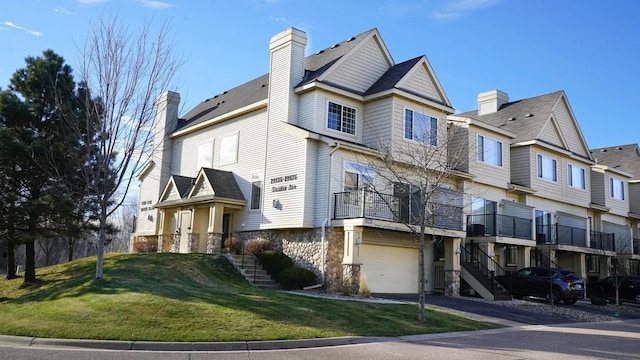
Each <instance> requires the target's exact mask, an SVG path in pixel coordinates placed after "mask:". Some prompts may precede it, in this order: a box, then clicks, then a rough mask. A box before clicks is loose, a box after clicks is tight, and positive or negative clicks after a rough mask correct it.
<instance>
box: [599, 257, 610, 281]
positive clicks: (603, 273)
mask: <svg viewBox="0 0 640 360" xmlns="http://www.w3.org/2000/svg"><path fill="white" fill-rule="evenodd" d="M599 258H600V276H599V278H600V279H604V278H606V277H607V276H610V275H612V274H611V256H604V255H601V256H599Z"/></svg>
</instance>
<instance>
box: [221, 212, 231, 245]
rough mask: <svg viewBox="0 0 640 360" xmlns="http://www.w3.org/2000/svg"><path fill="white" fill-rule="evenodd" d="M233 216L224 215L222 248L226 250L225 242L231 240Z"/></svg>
mask: <svg viewBox="0 0 640 360" xmlns="http://www.w3.org/2000/svg"><path fill="white" fill-rule="evenodd" d="M230 220H231V214H222V248H223V249H224V248H225V242H226V241H227V238H229V223H230Z"/></svg>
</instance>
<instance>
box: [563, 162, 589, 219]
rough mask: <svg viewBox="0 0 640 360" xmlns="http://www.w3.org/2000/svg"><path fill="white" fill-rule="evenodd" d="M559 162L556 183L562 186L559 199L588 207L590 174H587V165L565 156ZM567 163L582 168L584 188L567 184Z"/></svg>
mask: <svg viewBox="0 0 640 360" xmlns="http://www.w3.org/2000/svg"><path fill="white" fill-rule="evenodd" d="M560 163H561V164H560V165H558V166H559V168H558V174H559V175H558V177H559V180H558V183H559V184H560V185H561V186H562V198H561V200H562V201H566V202H570V203H573V204H576V205H581V206H584V207H588V206H589V203H591V190H590V189H591V176H589V175H590V174H589V165H587V164H585V163H580V162H577V161H574V160H568V159H567V158H561V162H560ZM569 164H571V165H573V166H577V167H581V168H583V169H584V182H585V189H584V190H582V189H579V188H575V187H573V186H569Z"/></svg>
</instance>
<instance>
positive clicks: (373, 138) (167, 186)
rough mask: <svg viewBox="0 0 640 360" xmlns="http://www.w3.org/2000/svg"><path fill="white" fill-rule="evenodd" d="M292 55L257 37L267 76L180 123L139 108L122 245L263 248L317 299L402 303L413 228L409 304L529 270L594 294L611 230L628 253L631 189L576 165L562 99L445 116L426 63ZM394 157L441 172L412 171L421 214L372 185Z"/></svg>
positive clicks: (403, 181)
mask: <svg viewBox="0 0 640 360" xmlns="http://www.w3.org/2000/svg"><path fill="white" fill-rule="evenodd" d="M306 44H307V37H306V34H305V33H304V32H302V31H300V30H297V29H294V28H290V29H287V30H286V31H284V32H282V33H279V34H277V35H275V36H273V37H272V39H271V41H270V44H269V51H270V64H269V71H268V73H267V74H265V75H263V76H260V77H258V78H256V79H253V80H250V81H248V82H246V83H244V84H242V85H240V86H238V87H235V88H233V89H229V90H227V91H224V92H222V93H220V94H217V95H215V96H213V97H211V98H208V99H205V100H204V101H202V102H201V103H200V104H198V105H196V106H195V107H194V108H193V109H191V110H190V111H188V112H187V113H186V114H184V115H182V116H178V115H179V114H178V107H179V104H180V95H179V94H178V93H174V92H167V93H165V94H163V95H162V96H161V97H160V98H159V99H158V100H157V101H158V113H157V116H156V123H155V130H154V131H155V137H154V144H153V145H154V146H153V148H154V152H153V154H152V159H151V161H150V162H149V163H148V164H147V166H146V167H145V169H144V171H143V172H142V173H141V175H140V177H139V178H140V209H139V216H138V218H137V219H138V220H137V227H136V233H135V234H134V239H135V240H134V241H142V240H145V241H153V242H157V244H158V251H160V252H169V251H170V252H179V253H190V252H201V253H208V254H218V253H220V252H222V251H224V248H225V244H227V242H228V241H230V239H239V240H241V241H242V242H247V241H250V240H252V239H267V240H269V241H270V242H271V244H272V246H273V247H275V248H276V249H279V250H281V251H283V252H284V253H286V254H287V255H289V256H290V257H291V258H292V259H293V260H294V262H295V263H296V264H297V265H298V266H302V267H306V268H308V269H310V270H312V271H314V272H315V273H316V275H317V280H318V283H319V284H321V285H324V286H326V287H327V288H329V289H335V288H336V287H338V286H339V285H340V284H341V283H343V282H344V281H347V282H349V283H350V284H351V285H352V286H353V287H355V288H357V287H359V286H361V285H362V284H366V286H367V288H368V289H369V290H370V291H371V292H373V293H411V294H415V293H417V292H418V289H419V288H420V287H419V276H418V274H419V266H420V263H421V261H420V259H419V255H418V254H419V246H418V241H417V238H416V236H415V234H416V231H417V230H420V225H426V226H425V229H424V233H425V234H426V237H425V239H426V241H425V250H426V253H425V257H424V259H423V261H422V263H423V264H424V265H423V266H424V271H425V274H426V283H425V284H424V288H425V290H426V291H427V292H442V293H445V294H447V295H451V296H457V295H459V294H460V289H461V287H462V290H463V292H475V293H477V294H479V295H481V296H483V297H485V298H497V295H496V293H497V291H496V289H498V288H499V286H498V285H497V284H495V283H493V282H492V280H491V279H490V280H489V282H487V276H489V275H495V274H497V273H500V272H506V271H509V270H515V269H518V268H521V267H525V266H529V265H536V264H541V265H551V266H557V267H564V268H569V269H571V270H573V271H575V272H577V273H578V274H580V275H582V276H583V277H594V278H601V277H604V276H605V275H606V271H607V269H608V267H609V266H610V264H611V261H612V259H613V258H615V256H616V254H617V253H616V249H617V248H616V247H615V245H614V241H615V240H614V239H615V238H616V236H617V237H618V238H619V237H620V236H621V234H622V233H623V230H624V229H626V230H628V234H629V238H628V239H627V240H625V241H626V242H627V243H630V244H631V247H630V249H631V250H630V254H633V251H634V248H633V245H634V242H635V240H632V239H633V237H632V233H631V230H630V229H631V228H632V227H633V229H634V232H633V235H634V236H635V237H638V238H640V233H639V232H638V230H639V229H638V220H640V216H638V215H633V214H640V208H638V209H636V208H635V207H633V206H632V207H629V198H631V197H632V195H631V194H634V195H633V196H635V197H636V198H640V185H638V188H635V187H633V189H637V190H636V191H635V192H634V191H632V190H631V189H632V186H631V185H630V184H631V183H633V184H634V186H635V185H636V184H637V182H634V181H636V180H634V179H635V178H633V175H631V172H628V171H625V170H622V169H618V168H616V167H615V166H613V167H612V166H609V167H607V166H605V165H604V163H600V162H598V161H596V160H595V159H594V157H595V155H592V152H590V150H589V147H588V146H587V143H586V141H585V139H584V137H583V135H582V132H581V130H580V127H579V125H578V122H577V120H576V118H575V116H574V114H573V111H572V110H571V107H570V105H569V102H568V99H567V96H566V94H565V93H564V92H563V91H558V92H554V93H550V94H545V95H541V96H536V97H532V98H529V99H523V100H518V101H509V98H508V95H507V94H506V93H504V92H502V91H499V90H493V91H489V92H486V93H482V94H480V95H479V96H478V110H476V111H471V112H465V113H460V114H454V109H453V106H452V105H451V102H450V101H449V99H448V97H447V95H446V92H445V91H444V88H443V86H442V85H441V84H440V82H439V80H438V78H437V76H436V74H435V72H434V70H433V68H432V67H431V64H430V63H429V61H428V59H427V57H426V56H424V55H422V56H418V57H415V58H413V59H410V60H406V61H403V62H400V63H396V62H395V61H394V60H393V58H392V56H391V54H390V53H389V51H388V49H387V47H386V45H385V43H384V41H383V40H382V37H381V35H380V33H379V32H378V30H377V29H372V30H369V31H366V32H364V33H362V34H358V35H356V36H353V37H350V38H348V39H346V40H344V41H341V42H338V43H336V44H333V45H332V46H330V47H328V48H325V49H323V50H320V51H318V52H317V53H314V54H311V55H308V56H305V51H306ZM404 149H409V150H411V149H413V150H415V149H422V150H424V151H425V152H426V153H427V154H431V155H433V156H432V157H431V158H435V159H436V160H439V161H438V163H440V164H442V163H447V165H446V166H443V167H437V166H434V167H433V168H431V167H429V165H428V164H427V165H426V168H428V169H427V170H429V171H433V172H435V173H445V174H446V175H447V176H445V177H442V179H443V180H442V181H441V182H439V183H437V184H432V185H434V186H433V188H434V190H433V194H432V195H433V196H430V197H429V200H428V204H426V205H423V204H420V203H419V202H417V201H416V199H418V198H424V197H421V196H422V195H423V193H424V191H423V189H425V188H424V187H422V186H421V185H418V183H420V182H421V180H423V179H420V178H419V176H417V175H415V174H414V176H408V177H403V178H397V177H396V178H394V179H392V178H390V177H388V176H385V175H384V174H382V173H381V171H380V168H384V166H385V163H384V161H383V160H381V159H384V158H385V157H384V156H381V155H384V153H385V151H389V152H390V154H400V153H401V152H402V150H404ZM412 160H415V159H411V158H410V157H405V160H400V161H399V162H400V163H401V164H400V166H403V164H404V165H412V164H411V162H412ZM396 162H398V161H396ZM423 165H425V164H423ZM614 178H615V179H616V181H620V182H622V183H623V184H622V185H619V183H618V182H615V184H614V187H609V186H607V184H608V182H609V181H611V180H609V179H614ZM620 186H622V187H623V188H624V189H623V190H622V188H621V187H620ZM607 191H609V193H607ZM611 191H613V192H611ZM620 191H625V193H624V194H628V193H629V194H630V195H629V196H628V197H624V196H623V197H622V198H620V195H619V194H620ZM605 193H606V194H609V195H604V194H605ZM610 194H613V195H610ZM635 203H638V201H635ZM625 206H626V208H625ZM637 206H640V205H637ZM426 208H428V211H427V212H428V213H429V214H430V215H429V222H428V223H427V224H419V223H417V222H416V221H415V219H416V215H417V214H418V213H420V212H421V210H422V209H426ZM625 209H626V210H625ZM629 219H632V220H629ZM615 244H622V243H620V242H615ZM621 246H622V245H619V246H618V249H622V247H621ZM636 248H637V247H636Z"/></svg>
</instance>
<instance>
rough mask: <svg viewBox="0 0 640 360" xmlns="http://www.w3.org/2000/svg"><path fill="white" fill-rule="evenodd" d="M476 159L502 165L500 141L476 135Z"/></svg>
mask: <svg viewBox="0 0 640 360" xmlns="http://www.w3.org/2000/svg"><path fill="white" fill-rule="evenodd" d="M478 161H481V162H483V163H487V164H491V165H495V166H500V167H502V143H501V142H500V141H498V140H494V139H492V138H488V137H486V136H482V135H478Z"/></svg>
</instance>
